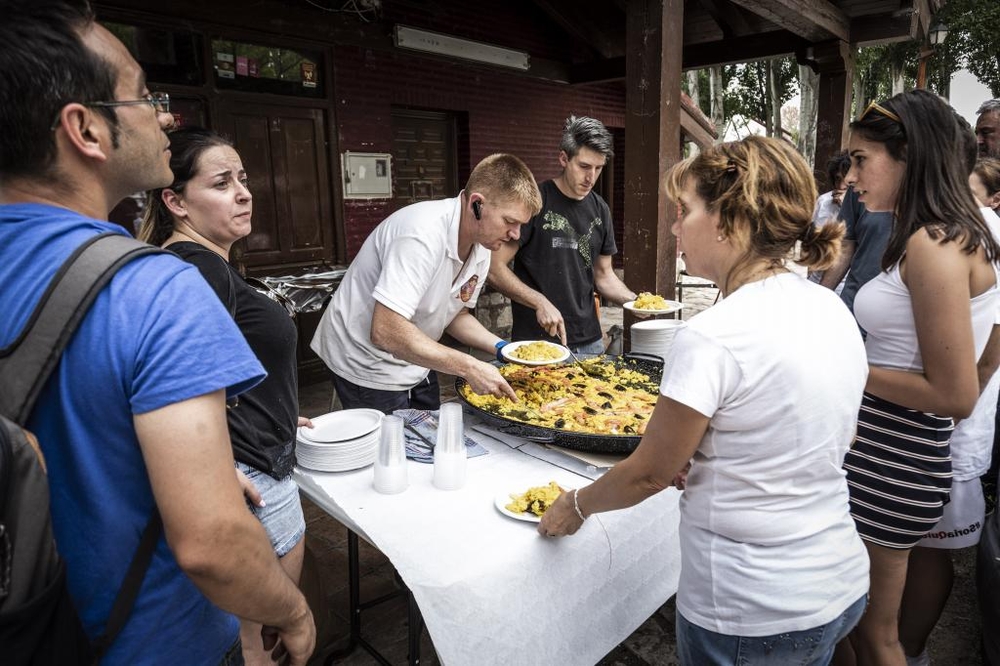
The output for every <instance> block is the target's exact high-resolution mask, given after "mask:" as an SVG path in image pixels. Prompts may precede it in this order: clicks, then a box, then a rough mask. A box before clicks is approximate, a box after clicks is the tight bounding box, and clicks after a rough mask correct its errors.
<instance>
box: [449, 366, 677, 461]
mask: <svg viewBox="0 0 1000 666" xmlns="http://www.w3.org/2000/svg"><path fill="white" fill-rule="evenodd" d="M500 371H501V373H502V374H503V375H504V377H505V378H506V379H507V381H508V382H510V384H511V386H512V387H513V388H514V390H515V391H516V392H517V393H518V396H519V398H520V402H518V403H513V402H511V401H510V400H507V399H506V398H496V397H493V396H480V395H477V394H475V393H473V392H472V390H471V388H470V387H469V386H468V384H467V383H466V382H465V380H464V379H462V378H460V377H459V378H457V379H456V380H455V389H456V392H457V393H458V396H459V399H461V400H462V402H463V403H464V404H465V406H466V408H467V409H469V410H471V411H472V412H473V413H475V414H477V415H478V416H479V417H480V418H481V419H482V420H483V421H485V422H486V423H488V424H489V425H490V426H492V427H494V428H496V429H498V430H500V431H501V432H505V433H509V434H512V435H517V436H519V437H526V438H529V439H532V440H534V441H538V442H546V443H551V444H558V445H560V446H565V447H567V448H571V449H576V450H579V451H590V452H595V453H631V452H632V451H633V450H635V447H636V446H638V445H639V440H640V439H642V433H643V432H644V430H645V423H646V422H647V421H648V419H649V415H650V414H651V413H652V407H653V405H654V404H655V402H656V398H657V395H658V392H659V385H660V376H661V374H662V372H663V363H662V361H661V360H660V359H659V358H656V357H645V356H632V355H626V356H624V357H610V356H601V357H597V358H595V359H589V360H585V361H583V362H582V366H581V365H578V364H575V363H565V364H560V365H550V366H542V367H536V368H532V367H524V366H514V365H506V366H502V367H501V368H500Z"/></svg>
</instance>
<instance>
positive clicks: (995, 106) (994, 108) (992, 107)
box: [976, 99, 1000, 116]
mask: <svg viewBox="0 0 1000 666" xmlns="http://www.w3.org/2000/svg"><path fill="white" fill-rule="evenodd" d="M984 113H1000V99H991V100H987V101H985V102H983V103H982V104H980V105H979V110H978V111H976V115H978V116H981V115H983V114H984Z"/></svg>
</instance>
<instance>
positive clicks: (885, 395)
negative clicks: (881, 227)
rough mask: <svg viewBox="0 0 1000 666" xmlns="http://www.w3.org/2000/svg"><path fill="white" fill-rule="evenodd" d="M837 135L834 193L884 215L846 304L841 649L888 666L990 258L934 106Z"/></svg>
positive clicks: (916, 102)
mask: <svg viewBox="0 0 1000 666" xmlns="http://www.w3.org/2000/svg"><path fill="white" fill-rule="evenodd" d="M851 129H852V132H851V140H850V153H851V158H852V161H853V165H852V167H851V170H850V172H848V174H847V182H848V184H850V185H852V186H853V187H854V189H855V191H857V192H858V195H859V196H858V198H859V200H860V201H861V202H863V203H864V204H865V206H866V207H867V208H868V209H869V210H872V211H892V212H893V214H894V215H893V225H892V231H891V232H890V236H889V242H888V245H887V247H886V251H885V254H884V255H883V257H882V272H881V273H879V274H878V275H877V276H876V277H875V278H873V279H872V280H871V281H869V282H868V283H867V284H865V285H864V286H863V287H862V288H861V289H860V290H859V291H858V295H857V298H856V299H855V301H854V314H855V316H856V317H857V319H858V324H859V325H860V326H861V327H862V328H864V329H865V330H866V331H867V332H868V336H867V338H866V340H865V348H866V351H867V354H868V363H869V366H870V370H869V375H868V383H867V385H866V387H865V396H864V401H863V402H862V406H861V411H860V412H859V414H858V434H857V438H856V440H855V443H854V445H853V447H852V448H851V451H850V452H849V453H848V454H847V457H846V458H845V461H844V467H845V469H846V470H847V481H848V484H849V486H850V490H851V514H852V515H853V516H854V519H855V522H856V523H857V526H858V532H859V534H860V535H861V538H862V539H863V540H864V542H865V546H866V547H867V548H868V554H869V557H870V559H871V604H870V606H869V608H868V611H867V612H866V613H865V616H864V617H863V618H862V620H861V622H860V623H859V625H858V628H857V631H856V636H853V637H852V641H851V645H852V646H853V648H854V650H855V651H856V654H857V658H858V663H861V664H893V665H900V666H902V664H903V663H904V659H905V657H904V653H903V649H902V646H901V645H900V642H899V633H898V622H899V613H900V605H901V599H902V595H903V588H904V583H905V580H906V574H907V567H908V561H909V558H910V550H911V549H912V548H913V547H914V545H916V544H917V543H918V542H919V541H920V540H921V539H922V538H923V537H924V536H925V535H926V534H927V533H928V532H930V531H931V530H932V528H933V527H934V525H935V524H936V523H937V522H938V521H939V520H940V519H941V516H942V513H943V507H944V505H945V504H946V503H947V502H948V501H949V491H950V488H951V482H952V476H953V474H952V465H951V455H950V447H949V440H950V437H951V432H952V427H953V425H952V419H953V418H965V417H967V416H969V414H970V413H971V412H972V409H973V407H974V406H975V404H976V400H977V399H978V397H979V388H980V386H979V379H978V375H977V371H976V359H977V358H979V356H980V355H981V354H982V351H983V349H984V347H985V346H986V342H987V339H988V338H989V334H990V331H991V330H992V328H993V323H994V321H995V317H996V304H997V276H996V271H995V269H994V266H993V263H992V262H993V261H995V260H996V259H997V256H998V254H1000V247H998V246H997V242H996V241H995V240H994V239H993V237H992V235H991V233H990V230H989V229H988V227H987V226H986V223H985V222H984V221H983V217H982V215H981V214H980V212H979V208H978V206H977V205H976V202H975V200H974V199H973V197H972V192H971V190H970V189H969V184H968V175H969V166H968V164H967V163H966V161H965V155H966V151H965V150H964V148H965V147H966V143H967V141H968V139H969V138H970V137H969V136H968V134H967V133H966V132H967V130H963V129H962V127H961V126H960V124H959V122H958V120H957V119H956V115H955V112H954V111H953V110H952V109H951V107H949V106H948V104H947V103H945V102H944V101H943V100H942V99H941V98H940V97H938V96H937V95H934V94H932V93H930V92H927V91H926V90H913V91H910V92H906V93H902V94H900V95H896V96H895V97H893V98H891V99H889V100H887V101H885V102H882V103H874V102H873V103H872V104H871V105H869V107H868V108H867V109H866V110H865V112H864V113H862V114H861V116H860V117H859V118H858V120H856V121H855V122H854V123H852V124H851ZM845 647H846V643H845Z"/></svg>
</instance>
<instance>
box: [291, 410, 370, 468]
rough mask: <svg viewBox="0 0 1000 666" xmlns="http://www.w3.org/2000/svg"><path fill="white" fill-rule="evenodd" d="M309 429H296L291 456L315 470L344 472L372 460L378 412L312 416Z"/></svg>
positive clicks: (359, 411) (366, 464)
mask: <svg viewBox="0 0 1000 666" xmlns="http://www.w3.org/2000/svg"><path fill="white" fill-rule="evenodd" d="M312 422H313V426H314V427H313V428H306V427H302V428H299V431H298V437H297V442H296V446H295V459H296V462H297V463H298V464H299V466H301V467H306V468H308V469H311V470H316V471H318V472H346V471H347V470H352V469H359V468H361V467H367V466H368V465H371V464H372V463H373V462H375V453H376V451H377V449H378V439H379V430H380V426H381V424H382V412H380V411H378V410H377V409H344V410H342V411H339V412H330V413H329V414H324V415H323V416H317V417H316V418H314V419H312Z"/></svg>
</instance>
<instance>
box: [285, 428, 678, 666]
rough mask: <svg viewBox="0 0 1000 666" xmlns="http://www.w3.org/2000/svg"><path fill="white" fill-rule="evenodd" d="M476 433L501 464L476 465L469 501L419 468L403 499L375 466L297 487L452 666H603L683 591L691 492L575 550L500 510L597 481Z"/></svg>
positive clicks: (577, 541)
mask: <svg viewBox="0 0 1000 666" xmlns="http://www.w3.org/2000/svg"><path fill="white" fill-rule="evenodd" d="M479 427H482V426H479ZM466 432H467V434H469V435H470V436H472V437H474V438H476V439H477V441H479V442H480V443H482V444H483V445H484V446H485V447H486V448H487V449H489V450H490V454H489V455H486V456H481V457H478V458H470V459H469V461H468V477H467V480H466V484H465V487H464V488H463V489H462V490H457V491H441V490H437V489H436V488H434V486H433V485H431V475H432V471H433V469H432V465H428V464H420V463H415V462H412V461H408V475H409V487H408V488H407V490H406V491H404V492H403V493H400V494H398V495H381V494H379V493H377V492H375V491H374V489H372V475H373V471H372V468H371V467H367V468H365V469H362V470H358V471H355V472H341V473H323V472H311V471H309V470H305V469H301V468H296V471H295V480H296V481H297V482H298V484H299V486H300V488H301V489H302V490H303V492H304V493H305V494H306V495H307V496H308V497H309V498H310V499H311V500H313V501H314V502H315V503H316V504H318V505H319V506H320V507H321V508H323V509H324V510H326V511H327V512H328V513H329V514H330V515H332V516H333V517H334V518H336V519H337V520H339V521H341V522H342V523H344V524H345V525H346V526H348V527H349V528H351V529H354V530H355V531H356V532H357V533H358V534H359V535H360V536H362V537H363V538H364V539H366V540H367V541H369V542H370V543H372V544H373V545H375V546H376V547H377V548H378V549H379V550H381V551H382V552H383V553H384V554H385V555H386V556H387V557H388V558H389V560H390V561H391V562H392V564H393V566H394V567H395V568H396V570H397V571H398V572H399V575H400V576H401V577H402V579H403V580H404V581H405V583H406V585H407V586H408V587H409V588H410V590H411V591H412V593H413V596H414V598H415V599H416V602H417V604H418V605H419V607H420V611H421V613H422V614H423V618H424V621H425V623H426V625H427V630H428V632H429V633H430V636H431V639H432V640H433V642H434V647H435V648H436V650H437V652H438V655H439V656H440V658H441V660H442V662H444V663H446V664H450V665H462V664H484V663H493V664H573V665H579V664H588V663H595V662H597V661H598V660H600V659H601V657H603V656H604V655H606V654H607V653H608V652H610V651H611V650H612V649H614V647H615V646H616V645H618V644H619V643H621V641H623V640H624V639H625V638H626V637H627V636H628V635H629V634H631V633H632V632H633V631H635V629H636V628H638V626H639V625H640V624H642V623H643V622H644V621H645V620H646V619H647V618H648V617H649V616H650V615H652V613H653V612H654V611H655V610H656V609H657V608H659V607H660V606H661V605H663V603H664V602H666V601H667V599H669V598H670V597H671V596H672V595H673V594H674V593H675V592H676V591H677V579H678V574H679V573H680V550H679V546H678V543H677V527H678V519H679V515H678V507H677V501H678V498H679V496H680V495H679V493H678V492H677V491H676V490H674V489H669V490H666V491H664V492H661V493H659V494H658V495H656V496H654V497H652V498H650V499H649V500H647V501H646V502H643V503H642V504H641V505H639V506H637V507H633V508H631V509H626V510H623V511H615V512H611V513H605V514H600V515H599V518H600V521H601V522H602V523H603V525H604V528H606V530H607V535H605V529H602V526H601V524H600V523H599V522H598V520H597V519H595V518H590V519H588V520H587V522H586V523H585V524H584V525H583V527H582V528H581V529H580V531H579V532H577V533H576V535H574V536H572V537H564V538H558V539H546V538H543V537H540V536H539V535H538V534H537V533H536V532H535V528H536V525H535V523H529V522H523V521H518V520H514V519H511V518H509V517H506V516H504V515H503V514H501V513H500V512H499V511H498V510H497V509H496V508H495V506H494V499H495V497H496V496H497V495H498V494H500V493H508V492H522V491H523V490H525V489H526V488H528V487H529V486H534V485H543V484H545V483H548V482H549V481H550V480H555V481H556V482H558V483H559V484H560V485H561V486H563V487H564V488H574V487H582V486H584V485H587V484H589V483H590V480H589V479H585V478H582V477H581V476H578V475H576V474H573V473H572V472H569V471H566V470H563V469H560V468H558V467H555V466H553V465H550V464H549V463H547V462H544V461H542V460H537V459H535V458H532V457H530V456H528V455H526V454H524V453H521V452H520V451H518V450H517V449H514V448H510V447H509V446H507V445H505V444H503V443H500V442H498V441H495V440H490V439H488V438H486V437H482V436H479V437H477V433H476V432H474V431H471V430H469V429H467V431H466ZM508 441H510V440H509V439H508ZM609 542H610V544H609Z"/></svg>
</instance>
